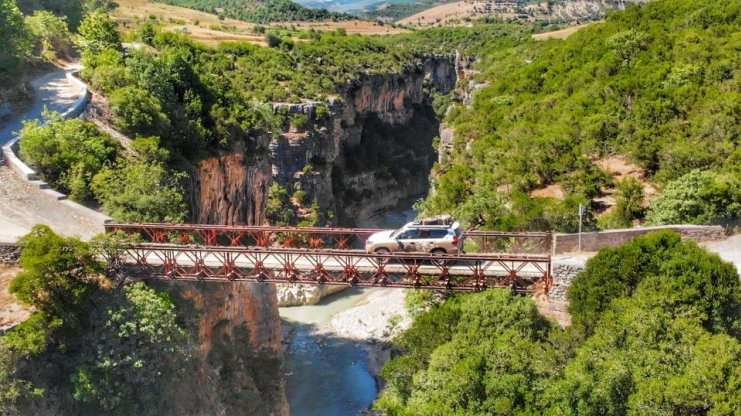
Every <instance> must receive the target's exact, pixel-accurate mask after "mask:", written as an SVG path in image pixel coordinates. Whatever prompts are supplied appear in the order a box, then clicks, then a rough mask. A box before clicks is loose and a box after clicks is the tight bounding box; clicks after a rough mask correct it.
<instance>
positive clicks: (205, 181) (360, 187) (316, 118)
mask: <svg viewBox="0 0 741 416" xmlns="http://www.w3.org/2000/svg"><path fill="white" fill-rule="evenodd" d="M459 61H460V59H459V57H456V56H455V55H428V56H424V57H420V58H419V61H418V62H417V63H416V64H415V65H413V66H411V67H409V68H406V69H404V70H403V71H402V72H401V73H396V74H385V75H367V76H365V77H363V78H361V79H359V80H355V81H349V82H347V83H346V84H344V85H342V86H340V87H339V88H338V93H337V95H336V96H335V97H331V98H329V99H328V100H327V102H326V103H318V102H306V103H301V104H287V103H276V104H275V105H274V111H275V112H276V113H279V114H284V115H286V116H287V119H290V117H291V115H293V114H297V113H301V114H305V115H307V116H308V119H309V121H308V122H307V123H306V124H304V125H301V126H291V125H290V123H288V122H286V123H285V125H284V128H283V131H282V132H281V133H280V134H278V135H277V136H274V137H272V138H270V137H269V135H268V134H267V133H265V134H262V135H259V136H258V137H255V138H250V139H249V143H245V141H244V140H238V141H237V143H235V144H234V145H233V147H232V149H230V150H229V151H225V152H221V153H220V154H219V155H218V156H213V157H209V158H206V159H204V160H203V161H201V162H200V164H199V165H198V166H197V167H196V168H195V169H194V172H193V178H192V184H191V185H192V186H191V207H192V220H193V221H198V222H201V223H216V224H262V223H263V222H264V221H265V204H266V202H267V194H268V192H267V191H268V189H269V187H270V183H271V181H277V182H278V183H280V184H281V185H282V186H283V187H285V188H287V189H288V190H289V191H290V192H291V193H293V192H294V191H296V190H299V189H301V190H304V191H305V192H306V193H307V195H308V199H309V200H310V201H313V200H316V201H317V202H318V203H319V206H320V212H321V215H320V217H322V219H327V216H326V215H325V214H326V213H327V212H328V211H333V212H334V213H336V214H337V218H338V219H337V220H335V221H334V223H335V224H336V223H341V224H343V225H353V224H354V221H355V220H356V219H358V218H362V217H366V216H369V215H370V214H372V213H373V212H374V211H376V210H379V209H383V208H388V207H393V206H395V205H396V204H397V203H398V201H399V199H402V198H406V197H409V196H413V195H417V194H421V193H424V192H426V191H427V188H428V180H427V177H428V175H429V171H430V168H431V167H432V164H433V163H434V161H435V159H436V157H437V156H436V154H435V152H434V149H433V148H432V146H431V143H432V138H433V137H435V136H437V135H438V134H439V122H438V120H437V119H436V116H435V114H434V112H433V111H432V108H431V103H430V100H429V96H428V95H427V92H426V91H428V90H430V89H434V90H437V91H440V92H443V93H447V92H449V91H451V90H452V89H453V88H454V87H455V84H456V82H457V80H458V76H459V72H461V73H462V71H459V67H460V65H461V64H460V62H459ZM319 106H323V107H326V108H327V110H328V114H327V115H326V116H323V115H318V112H317V111H316V110H317V108H318V107H319Z"/></svg>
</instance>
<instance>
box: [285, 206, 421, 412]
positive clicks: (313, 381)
mask: <svg viewBox="0 0 741 416" xmlns="http://www.w3.org/2000/svg"><path fill="white" fill-rule="evenodd" d="M414 201H415V199H409V200H405V201H403V202H402V203H400V204H399V206H398V207H397V208H396V209H394V210H389V211H387V212H384V213H381V214H379V215H377V216H375V217H373V218H370V219H369V220H366V221H363V222H362V223H361V224H358V226H360V227H378V228H397V227H400V226H401V225H403V224H404V223H406V222H408V221H411V220H412V219H413V218H414V217H415V215H416V213H415V212H414V211H413V210H412V209H411V206H412V203H414ZM378 290H383V289H376V288H350V289H347V290H344V291H342V292H340V293H337V294H334V295H331V296H328V297H326V298H324V299H322V301H321V302H319V303H318V304H316V305H307V306H293V307H286V308H280V316H281V318H282V319H283V321H284V322H283V324H284V325H290V327H291V335H290V336H289V337H288V342H289V344H288V345H287V347H286V350H285V354H284V359H285V375H286V395H287V397H288V404H289V406H290V408H291V415H292V416H352V415H358V414H361V413H363V411H364V410H366V409H368V408H369V407H370V405H371V404H372V403H373V400H375V398H376V396H377V395H378V387H377V385H376V380H375V379H374V378H373V376H372V375H371V373H370V372H369V370H368V364H367V362H366V360H367V356H366V353H365V348H364V343H363V342H361V341H358V340H351V339H344V338H340V337H337V336H334V335H332V334H327V333H322V332H317V330H318V329H320V328H321V327H323V326H325V325H327V324H328V323H329V321H330V320H331V319H332V316H334V315H335V314H337V313H339V312H342V311H345V310H347V309H350V308H352V307H353V306H355V305H357V304H359V303H362V302H363V299H365V298H366V297H367V296H369V295H370V294H372V293H373V292H374V291H378Z"/></svg>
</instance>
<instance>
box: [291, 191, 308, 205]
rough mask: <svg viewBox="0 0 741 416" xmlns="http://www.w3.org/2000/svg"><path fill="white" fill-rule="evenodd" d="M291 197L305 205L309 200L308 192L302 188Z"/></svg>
mask: <svg viewBox="0 0 741 416" xmlns="http://www.w3.org/2000/svg"><path fill="white" fill-rule="evenodd" d="M293 199H295V200H296V201H297V202H298V203H299V204H301V205H306V204H307V203H308V202H309V194H307V193H306V191H304V190H303V189H299V190H298V191H296V192H294V193H293Z"/></svg>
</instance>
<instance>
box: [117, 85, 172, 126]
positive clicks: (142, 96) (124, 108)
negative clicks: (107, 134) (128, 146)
mask: <svg viewBox="0 0 741 416" xmlns="http://www.w3.org/2000/svg"><path fill="white" fill-rule="evenodd" d="M110 106H111V110H113V114H114V122H115V123H116V126H118V127H119V128H120V129H122V130H124V131H127V132H130V133H143V134H147V133H150V134H151V133H157V132H158V131H160V130H164V129H165V128H166V126H167V125H169V119H168V117H167V115H165V114H164V113H163V112H162V103H161V102H160V100H159V99H158V98H157V97H155V96H152V95H151V94H150V93H149V92H148V91H146V90H143V89H141V88H138V87H134V86H129V87H123V88H120V89H118V90H116V91H114V92H113V93H112V94H111V100H110Z"/></svg>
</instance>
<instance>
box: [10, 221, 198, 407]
mask: <svg viewBox="0 0 741 416" xmlns="http://www.w3.org/2000/svg"><path fill="white" fill-rule="evenodd" d="M20 244H22V245H23V247H24V250H23V252H22V254H21V266H22V267H23V269H24V271H23V272H22V273H21V274H19V275H18V276H17V277H16V278H15V279H13V281H12V282H11V287H10V290H11V292H13V293H16V294H17V295H18V298H19V299H20V300H22V301H25V302H28V303H29V304H31V305H33V306H34V307H35V308H36V309H37V312H35V313H34V314H33V315H32V316H31V318H29V319H28V320H26V321H25V322H23V323H22V324H20V325H19V326H17V327H16V328H15V329H14V330H13V331H12V332H10V333H9V334H7V335H5V336H2V337H0V351H1V352H2V354H0V380H2V381H3V383H2V384H1V385H0V413H2V414H16V413H23V414H30V413H33V412H34V411H33V409H34V405H35V404H34V403H35V401H36V400H43V399H45V398H50V397H49V396H53V395H56V396H57V397H59V398H60V399H61V401H57V402H55V403H56V405H55V406H59V405H60V404H62V403H64V402H65V401H68V400H69V401H75V402H77V403H67V406H68V407H69V411H67V412H63V413H69V414H75V413H77V414H79V413H85V414H158V413H157V412H158V411H161V409H162V405H161V404H160V403H159V402H160V401H161V399H162V398H161V397H160V396H159V393H161V392H162V388H161V386H160V384H161V383H162V381H163V380H166V379H167V377H168V376H169V375H170V374H171V373H172V372H173V371H175V370H176V369H178V368H181V366H182V364H183V363H184V362H186V361H187V360H188V354H189V353H188V352H187V351H186V350H185V349H184V348H183V346H184V345H186V344H185V342H184V341H185V333H184V330H183V328H182V327H181V325H180V324H179V323H178V322H177V316H176V315H175V312H174V309H175V306H174V303H173V301H172V300H171V299H170V297H169V296H168V295H167V294H166V293H163V292H156V291H154V290H152V289H150V288H148V287H147V286H146V285H144V283H136V284H133V285H127V286H123V288H121V289H110V288H108V287H110V284H109V283H107V281H106V280H105V279H104V278H101V277H99V276H98V274H99V273H100V272H101V271H102V268H101V265H100V264H98V262H97V261H96V260H95V259H94V257H95V256H94V254H93V249H92V247H91V246H90V245H89V244H87V243H83V242H81V241H79V240H77V239H73V238H63V237H60V236H58V235H56V234H54V233H53V232H52V231H51V230H50V229H49V228H48V227H47V226H43V225H38V226H36V227H34V229H33V230H32V232H31V233H30V234H29V235H27V236H25V237H23V239H22V240H21V242H20ZM21 359H23V361H24V363H25V364H24V366H19V365H18V364H19V362H20V360H21ZM29 367H30V368H29ZM24 368H25V370H24ZM24 406H26V407H24ZM42 406H43V405H42ZM63 408H64V407H62V409H63ZM21 409H25V410H23V411H22V410H21ZM73 409H74V410H73ZM28 412H30V413H28ZM160 414H161V413H160Z"/></svg>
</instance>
